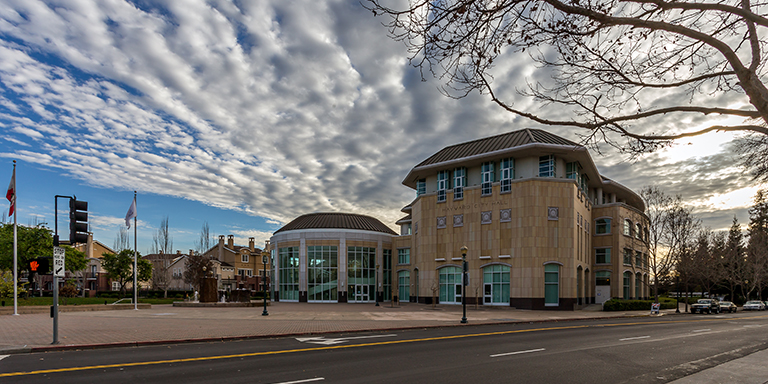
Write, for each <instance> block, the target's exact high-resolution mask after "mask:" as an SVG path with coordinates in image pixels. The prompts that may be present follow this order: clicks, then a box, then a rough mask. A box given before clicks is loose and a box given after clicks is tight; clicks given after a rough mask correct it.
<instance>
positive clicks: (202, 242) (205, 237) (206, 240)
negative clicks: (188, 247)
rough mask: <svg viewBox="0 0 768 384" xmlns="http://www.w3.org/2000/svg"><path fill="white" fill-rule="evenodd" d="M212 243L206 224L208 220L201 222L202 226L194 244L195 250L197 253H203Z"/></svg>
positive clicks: (209, 229) (209, 230)
mask: <svg viewBox="0 0 768 384" xmlns="http://www.w3.org/2000/svg"><path fill="white" fill-rule="evenodd" d="M212 243H213V236H212V235H211V228H210V227H209V226H208V222H207V221H206V222H203V227H202V228H201V229H200V239H199V240H198V241H197V244H195V248H196V251H197V252H199V253H205V252H207V251H208V250H209V249H211V244H212Z"/></svg>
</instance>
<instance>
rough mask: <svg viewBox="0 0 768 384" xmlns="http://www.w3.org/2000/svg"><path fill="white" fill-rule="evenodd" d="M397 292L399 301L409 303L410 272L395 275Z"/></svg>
mask: <svg viewBox="0 0 768 384" xmlns="http://www.w3.org/2000/svg"><path fill="white" fill-rule="evenodd" d="M397 291H398V295H397V298H398V300H399V301H409V300H410V299H411V271H400V272H398V273H397Z"/></svg>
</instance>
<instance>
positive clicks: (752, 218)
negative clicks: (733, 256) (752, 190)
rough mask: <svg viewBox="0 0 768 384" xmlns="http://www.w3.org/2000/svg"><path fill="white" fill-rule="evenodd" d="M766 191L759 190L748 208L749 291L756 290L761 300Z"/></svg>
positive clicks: (766, 248)
mask: <svg viewBox="0 0 768 384" xmlns="http://www.w3.org/2000/svg"><path fill="white" fill-rule="evenodd" d="M766 192H768V191H763V190H759V191H757V194H756V195H755V205H753V206H752V207H751V208H750V209H749V239H748V241H747V250H746V252H747V265H748V270H749V279H748V281H749V292H750V293H751V292H752V291H756V292H757V299H758V300H762V293H763V288H764V287H765V286H766V284H768V194H767V193H766Z"/></svg>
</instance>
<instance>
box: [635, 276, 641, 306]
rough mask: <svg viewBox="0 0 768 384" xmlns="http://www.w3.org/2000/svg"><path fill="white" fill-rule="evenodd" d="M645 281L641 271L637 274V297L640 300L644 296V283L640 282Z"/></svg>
mask: <svg viewBox="0 0 768 384" xmlns="http://www.w3.org/2000/svg"><path fill="white" fill-rule="evenodd" d="M641 281H643V275H641V274H640V272H638V273H637V275H635V299H638V300H640V298H642V297H643V290H642V286H643V285H642V284H640V282H641Z"/></svg>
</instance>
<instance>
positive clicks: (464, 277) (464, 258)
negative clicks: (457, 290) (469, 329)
mask: <svg viewBox="0 0 768 384" xmlns="http://www.w3.org/2000/svg"><path fill="white" fill-rule="evenodd" d="M467 249H468V248H467V246H466V245H465V246H463V247H461V264H462V266H463V270H464V272H463V273H462V274H461V307H462V313H463V316H462V317H461V323H462V324H466V323H467V295H466V293H467V285H468V282H467V269H468V268H467Z"/></svg>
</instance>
